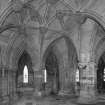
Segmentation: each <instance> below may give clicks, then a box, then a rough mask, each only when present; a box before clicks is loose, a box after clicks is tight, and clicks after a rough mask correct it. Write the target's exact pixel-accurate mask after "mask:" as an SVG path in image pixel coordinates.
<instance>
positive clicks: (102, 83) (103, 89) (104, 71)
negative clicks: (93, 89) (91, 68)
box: [97, 55, 105, 94]
mask: <svg viewBox="0 0 105 105" xmlns="http://www.w3.org/2000/svg"><path fill="white" fill-rule="evenodd" d="M97 90H98V93H99V94H105V58H104V55H102V56H101V57H100V59H99V62H98V70H97Z"/></svg>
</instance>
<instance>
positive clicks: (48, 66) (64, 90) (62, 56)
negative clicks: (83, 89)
mask: <svg viewBox="0 0 105 105" xmlns="http://www.w3.org/2000/svg"><path fill="white" fill-rule="evenodd" d="M43 66H44V68H45V70H46V72H47V76H46V78H47V82H46V83H45V88H47V89H46V90H47V94H48V91H49V93H50V94H56V95H57V94H75V93H76V87H77V86H76V85H77V84H76V83H77V82H78V81H79V80H77V78H79V77H77V76H76V73H77V72H76V71H77V52H76V49H75V47H74V44H73V43H72V42H71V40H70V39H69V38H67V37H61V38H58V39H56V40H54V41H53V42H52V43H51V44H50V45H49V46H48V48H47V49H46V51H45V55H44V64H43ZM45 70H44V71H45ZM77 75H78V73H77Z"/></svg>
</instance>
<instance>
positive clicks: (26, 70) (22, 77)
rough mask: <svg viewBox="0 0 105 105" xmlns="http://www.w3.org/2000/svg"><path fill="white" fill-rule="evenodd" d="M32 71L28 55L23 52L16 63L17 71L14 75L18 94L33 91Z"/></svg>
mask: <svg viewBox="0 0 105 105" xmlns="http://www.w3.org/2000/svg"><path fill="white" fill-rule="evenodd" d="M33 74H34V73H33V69H32V61H31V57H30V55H29V54H28V53H27V51H24V52H23V54H22V55H21V56H20V59H19V61H18V70H17V74H16V84H17V85H16V88H17V92H18V93H23V92H25V91H29V90H30V89H31V90H33V88H34V85H33V80H34V75H33Z"/></svg>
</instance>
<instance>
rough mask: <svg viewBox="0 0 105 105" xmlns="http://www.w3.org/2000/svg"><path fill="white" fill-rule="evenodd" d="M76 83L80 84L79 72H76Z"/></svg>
mask: <svg viewBox="0 0 105 105" xmlns="http://www.w3.org/2000/svg"><path fill="white" fill-rule="evenodd" d="M76 82H79V70H78V69H77V70H76Z"/></svg>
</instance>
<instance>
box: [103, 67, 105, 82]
mask: <svg viewBox="0 0 105 105" xmlns="http://www.w3.org/2000/svg"><path fill="white" fill-rule="evenodd" d="M103 80H104V82H105V68H104V75H103Z"/></svg>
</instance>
